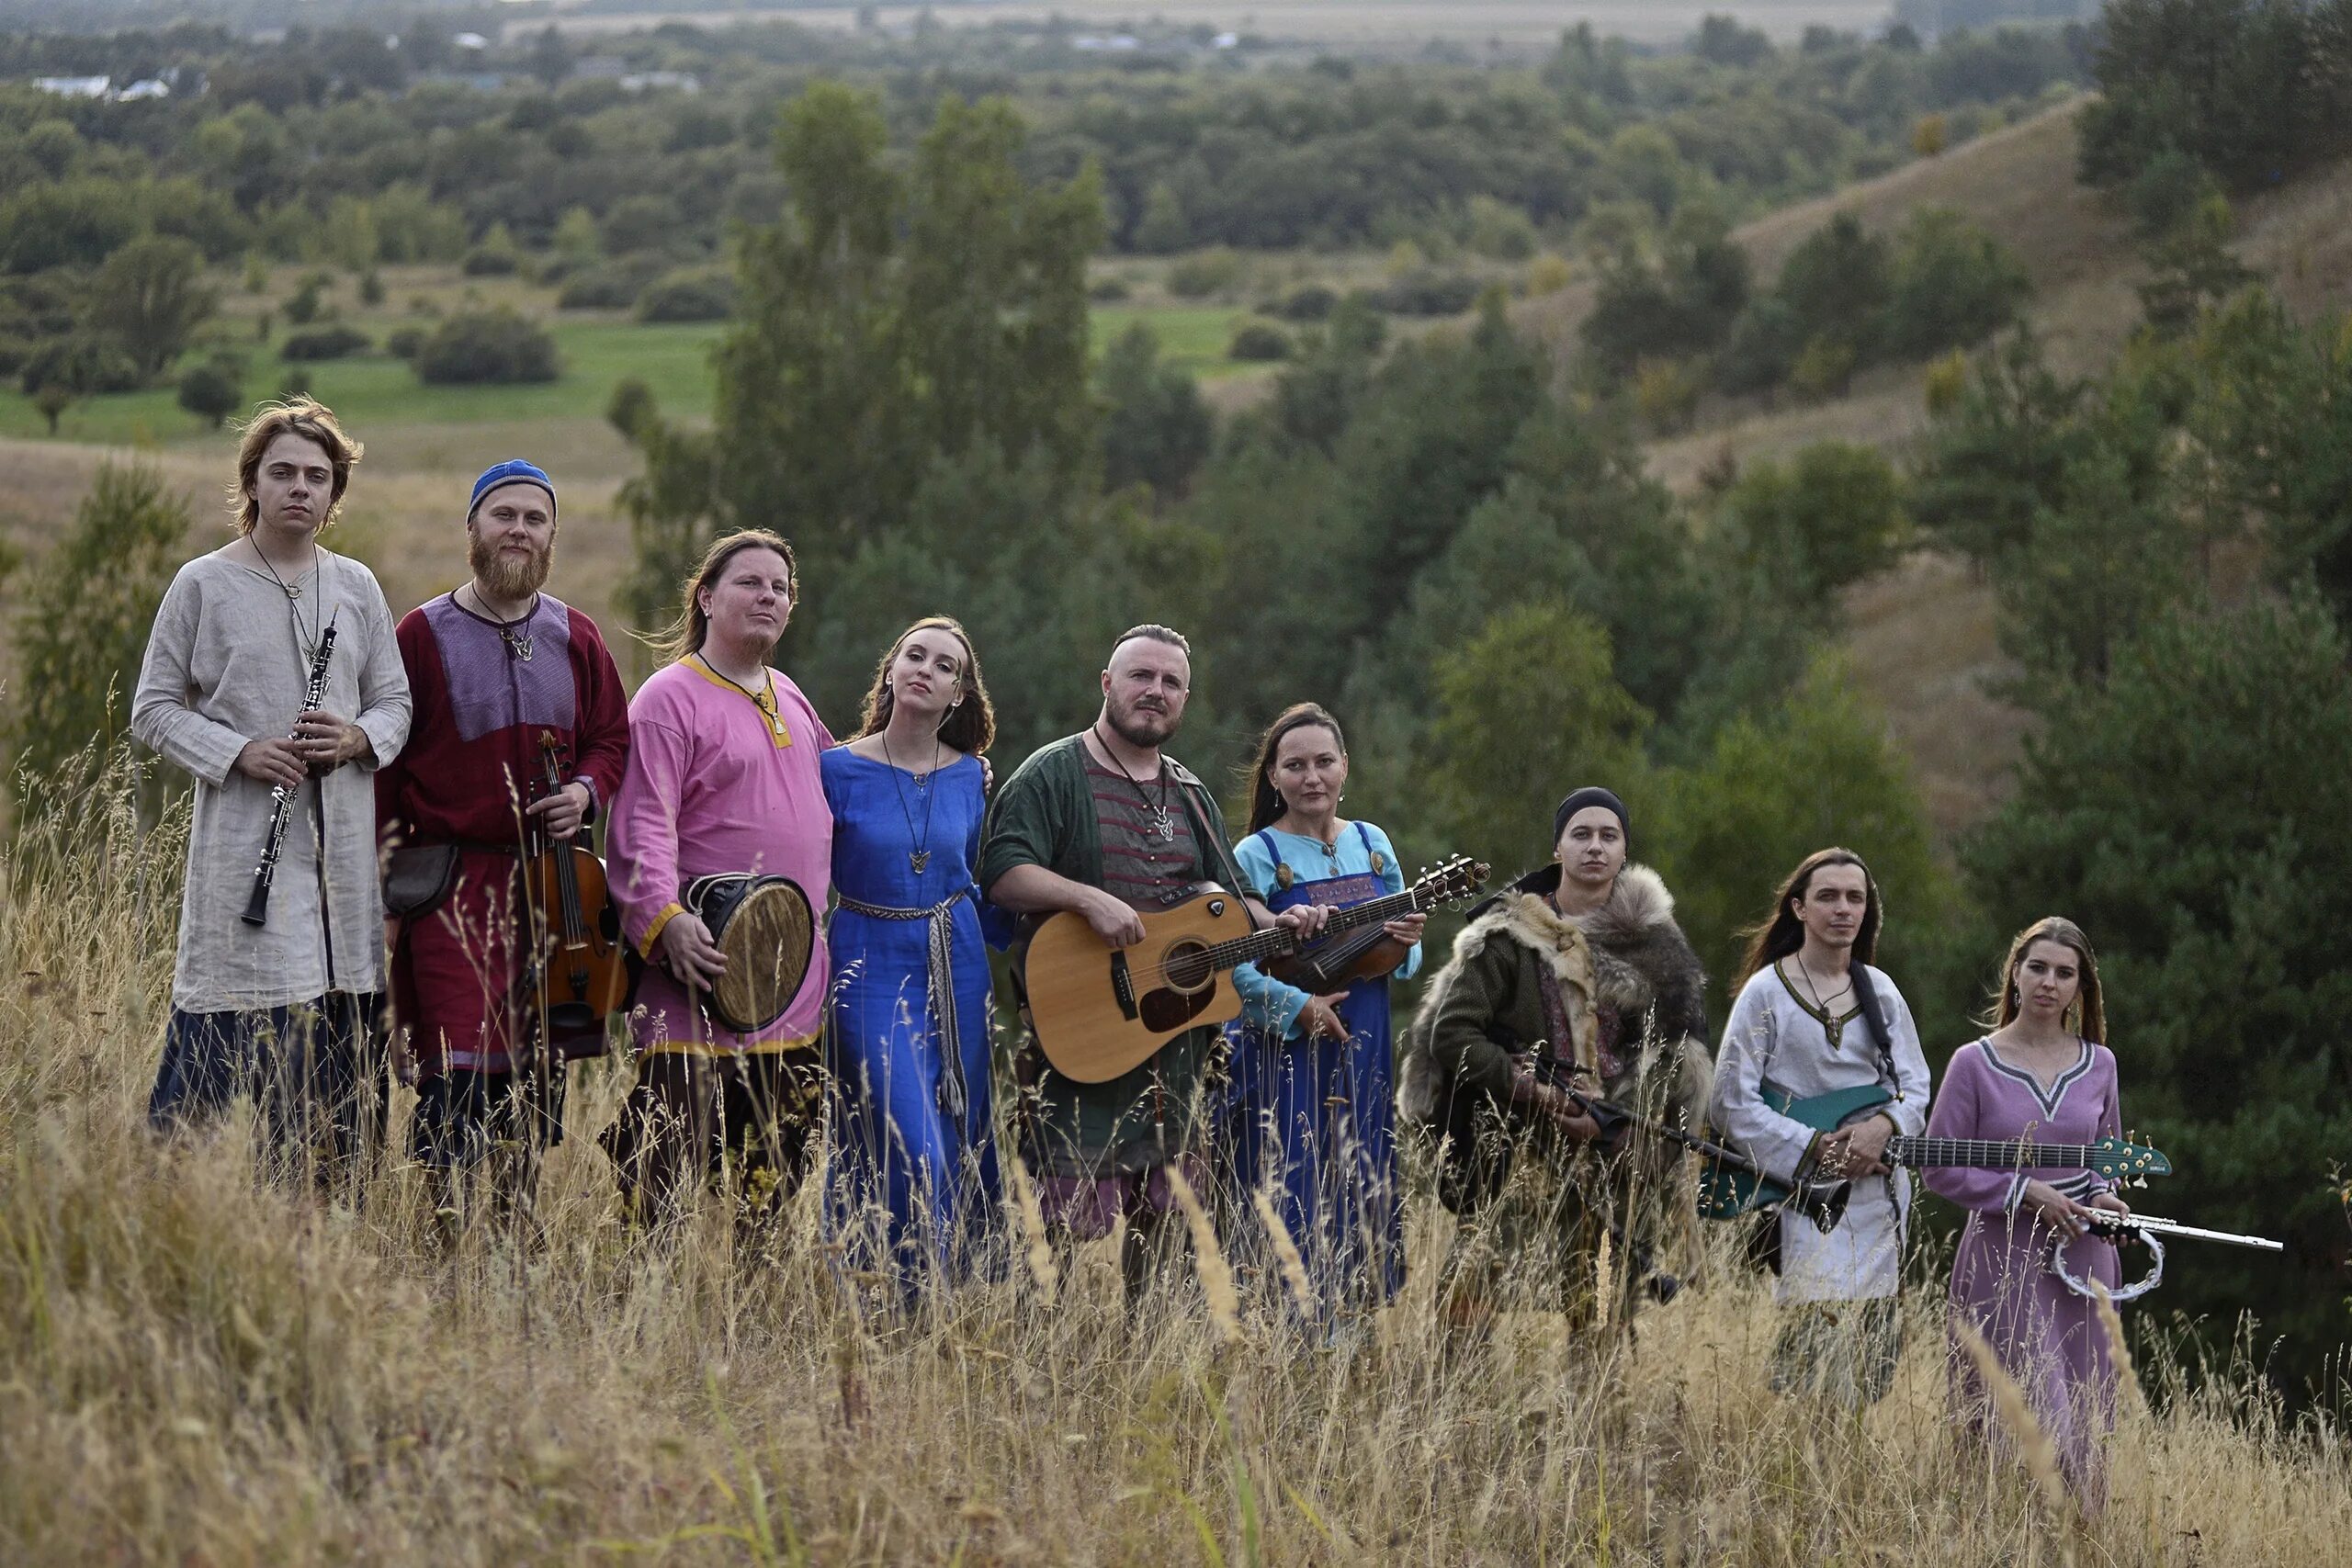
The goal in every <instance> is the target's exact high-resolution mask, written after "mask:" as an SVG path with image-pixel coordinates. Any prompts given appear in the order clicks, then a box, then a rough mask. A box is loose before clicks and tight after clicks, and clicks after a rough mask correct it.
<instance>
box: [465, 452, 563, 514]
mask: <svg viewBox="0 0 2352 1568" xmlns="http://www.w3.org/2000/svg"><path fill="white" fill-rule="evenodd" d="M500 485H537V486H538V487H539V488H540V489H541V490H543V491H547V492H548V515H549V516H550V517H552V516H553V515H555V481H554V480H553V479H549V478H548V476H547V470H545V469H544V468H540V467H539V466H538V465H537V464H536V463H526V462H525V461H524V460H523V459H522V458H520V457H509V458H507V459H506V461H504V462H503V463H492V465H491V466H490V467H489V468H484V469H483V470H482V471H481V478H480V479H476V480H475V481H474V496H473V499H472V500H471V501H469V502H467V503H466V520H467V521H468V522H471V521H473V515H474V511H475V509H476V508H477V507H479V506H481V498H482V497H483V496H486V495H488V494H489V493H490V492H491V491H494V490H496V489H497V488H498V487H499V486H500Z"/></svg>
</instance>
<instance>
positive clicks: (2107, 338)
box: [1514, 100, 2352, 836]
mask: <svg viewBox="0 0 2352 1568" xmlns="http://www.w3.org/2000/svg"><path fill="white" fill-rule="evenodd" d="M2079 105H2080V100H2076V101H2075V102H2074V103H2069V104H2065V105H2062V106H2060V107H2055V108H2052V109H2050V110H2048V111H2046V112H2044V113H2042V114H2040V115H2037V116H2035V117H2034V118H2031V119H2029V120H2025V121H2023V122H2021V123H2019V124H2017V125H2014V126H2010V127H2007V128H2006V129H2004V130H1997V131H1995V132H1993V133H1991V134H1990V135H1987V136H1983V137H1980V138H1978V139H1976V140H1975V141H1970V142H1968V143H1966V144H1964V145H1962V146H1961V147H1958V148H1955V149H1953V150H1952V151H1951V152H1946V153H1943V154H1942V155H1940V156H1939V157H1934V158H1925V159H1921V160H1919V161H1917V162H1916V163H1913V164H1905V166H1904V167H1902V168H1900V169H1897V170H1895V171H1894V172H1893V173H1891V174H1888V175H1882V176H1880V177H1879V178H1877V179H1873V180H1870V181H1866V182H1864V183H1862V184H1860V185H1857V186H1849V187H1848V188H1847V189H1845V190H1842V191H1839V192H1838V193H1836V194H1835V195H1832V196H1826V197H1820V198H1818V199H1816V200H1813V201H1807V202H1804V203H1801V204H1799V205H1797V206H1794V207H1789V208H1784V209H1781V210H1780V211H1777V212H1773V213H1770V214H1768V215H1767V216H1765V217H1762V218H1759V219H1758V220H1755V221H1753V222H1750V223H1748V224H1746V225H1745V226H1743V227H1742V228H1740V229H1739V230H1738V231H1736V238H1737V239H1738V240H1739V242H1740V243H1741V244H1743V245H1744V246H1745V247H1746V248H1747V253H1748V255H1749V258H1750V259H1751V260H1752V261H1753V262H1754V264H1755V275H1756V276H1757V277H1758V279H1759V280H1764V279H1770V278H1771V277H1772V276H1776V275H1777V274H1778V272H1779V270H1780V266H1781V262H1782V261H1783V260H1784V259H1786V257H1787V256H1788V254H1789V253H1790V252H1791V251H1792V250H1793V249H1795V248H1796V246H1797V245H1798V244H1799V243H1801V242H1803V241H1804V238H1805V236H1807V235H1808V234H1811V233H1812V232H1813V231H1815V230H1816V229H1818V228H1820V227H1821V225H1822V224H1824V223H1826V221H1828V220H1829V219H1830V218H1831V217H1832V216H1833V215H1834V214H1836V213H1838V212H1841V211H1850V212H1853V213H1855V214H1857V215H1858V216H1859V217H1860V219H1861V220H1862V221H1863V222H1864V223H1865V224H1866V225H1868V226H1869V227H1870V228H1871V229H1873V230H1881V231H1884V230H1891V229H1894V228H1895V227H1897V226H1898V225H1900V224H1901V222H1902V221H1903V220H1904V219H1905V217H1906V216H1907V215H1908V214H1909V213H1910V212H1911V211H1913V210H1914V209H1917V208H1922V207H1947V208H1951V209H1955V210H1957V211H1959V212H1962V213H1963V214H1965V215H1966V216H1967V217H1969V218H1970V219H1972V220H1974V221H1975V222H1977V223H1979V224H1982V225H1983V226H1984V227H1985V229H1986V230H1988V231H1991V232H1992V233H1993V234H1995V235H1996V236H1998V237H1999V239H2000V240H2001V242H2002V243H2004V244H2006V245H2007V246H2008V247H2009V248H2010V250H2011V251H2013V252H2014V253H2015V254H2017V256H2018V259H2019V260H2020V262H2022V263H2023V265H2024V266H2025V268H2026V270H2027V272H2028V274H2029V275H2030V276H2031V277H2032V279H2033V283H2034V299H2033V301H2032V305H2031V307H2030V314H2031V316H2032V319H2033V321H2034V323H2035V325H2036V327H2037V328H2038V329H2039V330H2040V331H2041V333H2043V335H2044V336H2045V338H2046V339H2047V340H2048V341H2049V343H2050V344H2051V347H2052V356H2053V358H2054V359H2055V360H2056V361H2057V362H2058V363H2059V364H2060V365H2062V366H2064V367H2072V368H2074V369H2076V370H2083V371H2087V370H2090V369H2093V368H2096V367H2099V366H2102V365H2105V364H2106V363H2108V362H2109V360H2110V359H2111V358H2112V357H2113V355H2115V353H2116V352H2117V350H2119V349H2120V347H2121V346H2122V344H2124V342H2125V340H2126V339H2127V338H2128V337H2129V336H2130V334H2131V329H2132V326H2133V324H2134V323H2135V322H2136V321H2137V320H2138V318H2139V311H2140V301H2139V296H2138V295H2137V294H2136V293H2135V292H2134V285H2136V284H2137V283H2139V282H2140V281H2142V279H2143V277H2144V276H2145V269H2144V268H2143V266H2142V265H2141V263H2140V260H2139V256H2138V254H2137V250H2136V247H2135V245H2134V243H2133V237H2132V232H2131V224H2130V222H2129V220H2127V219H2126V218H2125V217H2124V216H2123V215H2122V214H2121V213H2120V211H2119V210H2117V209H2116V208H2115V206H2114V205H2113V204H2112V203H2111V202H2109V201H2108V200H2107V199H2106V198H2104V197H2101V196H2099V195H2098V193H2096V192H2093V191H2091V190H2088V189H2086V188H2085V187H2084V186H2081V185H2078V184H2077V183H2076V182H2075V110H2076V108H2077V107H2079ZM2347 216H2352V164H2345V165H2340V166H2338V167H2336V168H2335V169H2332V170H2330V171H2328V172H2327V173H2325V174H2324V175H2318V176H2315V177H2312V178H2306V179H2303V180H2300V181H2298V182H2296V183H2294V184H2292V185H2290V186H2282V187H2280V188H2279V189H2278V190H2275V191H2271V192H2267V193H2264V194H2262V195H2259V196H2257V197H2254V198H2252V199H2250V200H2247V201H2245V202H2243V203H2241V204H2240V206H2239V208H2238V218H2239V241H2238V244H2237V251H2238V254H2239V255H2240V256H2241V257H2242V258H2243V259H2244V260H2245V262H2246V264H2247V265H2250V266H2253V267H2256V268H2257V269H2259V270H2260V271H2262V272H2264V273H2266V274H2267V275H2268V276H2269V277H2270V279H2271V281H2272V284H2273V286H2274V287H2275V288H2278V291H2279V293H2280V294H2281V295H2282V296H2283V297H2284V298H2285V299H2286V300H2287V302H2288V304H2289V305H2290V307H2291V308H2293V309H2294V310H2297V311H2298V312H2311V311H2317V310H2325V309H2329V308H2331V307H2335V308H2340V307H2342V306H2343V305H2344V304H2346V302H2347V300H2352V223H2347V222H2346V218H2347ZM1591 309H1592V284H1591V282H1590V280H1589V279H1587V278H1579V279H1578V280H1577V282H1576V283H1574V284H1572V285H1570V286H1569V287H1568V288H1564V289H1561V290H1560V291H1559V292H1557V293H1555V294H1552V295H1548V296H1545V297H1544V298H1542V299H1532V300H1528V301H1525V302H1523V303H1521V305H1520V306H1518V307H1517V308H1516V310H1515V312H1514V314H1515V316H1516V319H1517V320H1518V321H1519V322H1520V323H1521V325H1522V326H1525V327H1527V328H1530V329H1532V331H1534V332H1536V333H1539V334H1540V335H1542V336H1543V337H1544V339H1545V340H1546V341H1548V342H1549V343H1551V344H1553V345H1554V347H1555V351H1557V352H1559V353H1561V354H1563V355H1566V354H1572V353H1574V352H1575V350H1576V347H1577V335H1576V334H1577V327H1578V326H1579V325H1580V324H1581V323H1582V321H1584V318H1585V316H1586V315H1587V314H1588V313H1589V312H1590V310H1591ZM1924 374H1925V368H1924V367H1921V366H1916V365H1915V366H1890V367H1883V368H1881V369H1878V370H1875V371H1871V372H1870V373H1868V374H1866V375H1863V376H1860V377H1857V378H1855V382H1854V386H1853V389H1852V390H1851V392H1850V393H1849V395H1848V396H1846V397H1844V398H1840V399H1837V400H1832V401H1828V402H1823V403H1816V404H1811V405H1806V404H1801V403H1798V402H1796V401H1794V400H1790V399H1786V398H1784V399H1782V400H1781V403H1780V405H1779V406H1778V407H1777V408H1775V409H1770V410H1767V409H1765V408H1764V407H1763V406H1762V405H1761V404H1760V403H1759V402H1758V401H1756V400H1746V399H1743V400H1729V399H1715V400H1710V401H1709V402H1708V403H1707V404H1706V405H1705V406H1703V407H1702V410H1701V411H1700V417H1699V421H1698V424H1697V427H1696V428H1695V429H1694V430H1693V431H1692V432H1691V434H1687V435H1682V436H1679V437H1676V438H1674V439H1672V440H1667V441H1659V442H1656V443H1653V444H1652V446H1651V447H1650V469H1651V471H1652V472H1653V473H1655V474H1657V476H1658V478H1660V479H1663V480H1665V481H1666V482H1667V483H1668V485H1671V486H1673V487H1674V488H1676V489H1678V490H1688V489H1690V488H1691V486H1693V485H1694V484H1695V483H1696V481H1697V479H1698V476H1699V473H1700V471H1701V470H1702V468H1707V467H1709V466H1713V465H1720V464H1721V463H1722V462H1723V460H1724V457H1725V456H1726V454H1728V456H1729V457H1731V458H1732V459H1733V460H1734V461H1736V462H1737V463H1739V464H1741V465H1743V466H1744V465H1746V464H1748V463H1752V462H1754V461H1756V460H1757V459H1758V458H1766V457H1782V456H1785V455H1786V454H1788V453H1790V452H1792V451H1794V450H1796V449H1798V448H1800V447H1803V446H1806V445H1808V444H1810V443H1812V442H1815V441H1826V440H1842V441H1854V442H1860V443H1864V444H1867V445H1870V446H1879V447H1882V448H1885V449H1887V450H1890V451H1894V452H1898V453H1899V452H1900V451H1902V449H1903V448H1904V447H1905V445H1906V444H1907V443H1908V442H1909V441H1910V440H1911V439H1912V438H1913V437H1914V436H1916V435H1917V434H1918V432H1919V431H1920V430H1921V428H1922V427H1923V426H1924V425H1925V423H1926V421H1927V414H1926V409H1925V405H1924V401H1923V399H1922V395H1921V388H1922V380H1923V377H1924ZM1846 608H1847V612H1848V614H1849V617H1850V621H1851V627H1852V629H1851V632H1850V634H1849V639H1848V646H1849V649H1850V651H1851V652H1852V653H1853V655H1854V656H1855V662H1856V666H1857V669H1858V671H1859V674H1860V680H1861V682H1862V683H1863V685H1864V686H1865V687H1866V688H1867V689H1868V690H1869V692H1870V693H1871V695H1872V696H1873V697H1874V698H1875V699H1877V701H1878V702H1879V703H1880V704H1881V705H1883V706H1884V708H1885V710H1886V712H1887V715H1888V723H1889V725H1890V727H1891V728H1893V730H1894V734H1895V736H1896V738H1897V739H1899V740H1900V741H1901V742H1902V743H1903V745H1904V746H1905V748H1906V750H1908V751H1909V752H1910V754H1911V757H1912V759H1913V762H1914V765H1915V766H1916V767H1917V776H1918V782H1919V784H1920V787H1921V789H1922V791H1923V793H1924V794H1925V795H1926V797H1927V801H1928V809H1929V811H1930V813H1931V814H1932V816H1933V818H1934V820H1935V822H1936V825H1937V828H1938V829H1939V831H1940V832H1941V833H1943V834H1945V835H1947V836H1948V835H1949V834H1951V832H1952V831H1954V830H1956V829H1961V828H1963V827H1965V826H1966V825H1967V824H1969V823H1970V822H1973V821H1974V820H1976V819H1977V818H1981V817H1982V816H1983V815H1984V814H1985V812H1986V811H1987V810H1989V809H1990V808H1991V807H1992V806H1993V805H1994V804H1995V803H1996V801H1997V800H1998V799H1999V798H2000V795H2001V793H2002V791H2003V790H2004V788H2005V787H2006V784H2007V774H2008V768H2009V764H2010V763H2011V762H2012V761H2014V760H2015V758H2016V756H2017V749H2018V740H2019V738H2020V737H2021V736H2022V735H2023V734H2024V732H2025V720H2024V716H2023V715H2022V714H2020V713H2018V712H2017V711H2016V710H2014V709H2011V708H2008V707H2007V706H2005V705H2002V704H2000V703H1998V702H1996V701H1995V700H1994V699H1993V698H1992V697H1991V696H1990V695H1988V694H1987V693H1986V685H1987V682H1988V680H1991V679H1996V678H1997V677H1999V676H2001V675H2002V674H2004V673H2006V672H2007V664H2006V661H2005V660H2003V659H2002V658H2001V655H2000V652H1999V649H1998V648H1997V646H1996V642H1995V638H1994V617H1993V604H1992V594H1991V592H1990V591H1989V590H1988V589H1987V588H1986V587H1985V585H1984V584H1983V583H1982V582H1981V581H1977V579H1976V578H1975V577H1974V576H1973V574H1972V573H1971V571H1970V570H1968V569H1967V568H1966V567H1965V566H1963V565H1962V564H1961V563H1960V562H1958V561H1955V560H1952V559H1950V558H1939V557H1933V556H1917V557H1914V558H1911V559H1909V560H1907V561H1905V563H1903V564H1902V565H1900V566H1898V567H1897V568H1895V569H1894V570H1892V571H1889V572H1887V573H1885V574H1883V575H1882V576H1881V577H1878V578H1875V579H1872V580H1871V581H1867V582H1864V583H1860V584H1859V585H1857V586H1856V587H1855V588H1854V589H1853V590H1852V591H1851V592H1849V595H1848V598H1847V605H1846Z"/></svg>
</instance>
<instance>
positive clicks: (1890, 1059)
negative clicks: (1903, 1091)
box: [1846, 958, 1899, 1089]
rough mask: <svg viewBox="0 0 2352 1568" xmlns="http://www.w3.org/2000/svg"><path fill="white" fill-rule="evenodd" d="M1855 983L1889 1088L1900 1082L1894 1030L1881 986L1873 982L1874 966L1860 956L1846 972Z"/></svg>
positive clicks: (1855, 995) (1883, 1075)
mask: <svg viewBox="0 0 2352 1568" xmlns="http://www.w3.org/2000/svg"><path fill="white" fill-rule="evenodd" d="M1846 977H1847V978H1848V979H1849V981H1851V982H1852V983H1853V987H1854V1000H1855V1003H1856V1004H1857V1005H1858V1006H1860V1008H1861V1010H1862V1021H1863V1022H1865V1023H1867V1024H1869V1025H1870V1031H1871V1043H1872V1044H1874V1045H1876V1046H1877V1047H1878V1070H1879V1076H1880V1077H1882V1078H1883V1079H1885V1080H1886V1085H1887V1087H1888V1088H1889V1089H1893V1088H1894V1087H1895V1085H1896V1083H1897V1082H1898V1081H1899V1080H1897V1079H1896V1077H1895V1076H1894V1030H1893V1029H1891V1028H1889V1027H1888V1025H1887V1021H1886V1005H1885V1004H1884V1003H1883V1002H1882V1001H1880V1000H1879V995H1878V987H1876V986H1873V985H1871V972H1870V965H1868V964H1864V963H1863V962H1862V961H1861V960H1860V959H1859V958H1857V959H1855V960H1854V962H1853V967H1852V968H1850V969H1849V970H1848V971H1847V972H1846Z"/></svg>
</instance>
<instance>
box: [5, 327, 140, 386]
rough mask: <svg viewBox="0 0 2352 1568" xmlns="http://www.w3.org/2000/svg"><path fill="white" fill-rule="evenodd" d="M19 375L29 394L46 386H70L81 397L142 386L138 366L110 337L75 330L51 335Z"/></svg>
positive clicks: (29, 357) (30, 356)
mask: <svg viewBox="0 0 2352 1568" xmlns="http://www.w3.org/2000/svg"><path fill="white" fill-rule="evenodd" d="M17 378H18V381H19V384H21V385H22V386H23V388H24V389H25V390H26V391H27V392H28V393H39V392H40V390H41V389H43V388H44V387H62V388H67V389H71V390H73V391H74V392H75V393H76V394H79V395H82V396H88V395H90V394H92V393H98V392H130V391H136V390H137V389H138V388H139V367H138V365H137V364H136V363H134V362H133V361H132V359H131V357H130V355H128V354H125V353H124V352H123V351H122V350H121V349H120V348H119V347H117V346H116V345H115V344H112V343H110V342H108V341H107V339H105V338H100V337H89V336H85V335H83V334H80V333H76V334H75V335H74V336H72V337H62V338H52V339H51V340H50V341H49V342H47V343H45V344H41V345H40V347H39V348H37V349H35V350H33V352H32V353H31V355H29V356H28V357H27V358H26V360H25V364H24V368H23V369H22V370H21V371H20V372H18V377H17Z"/></svg>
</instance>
